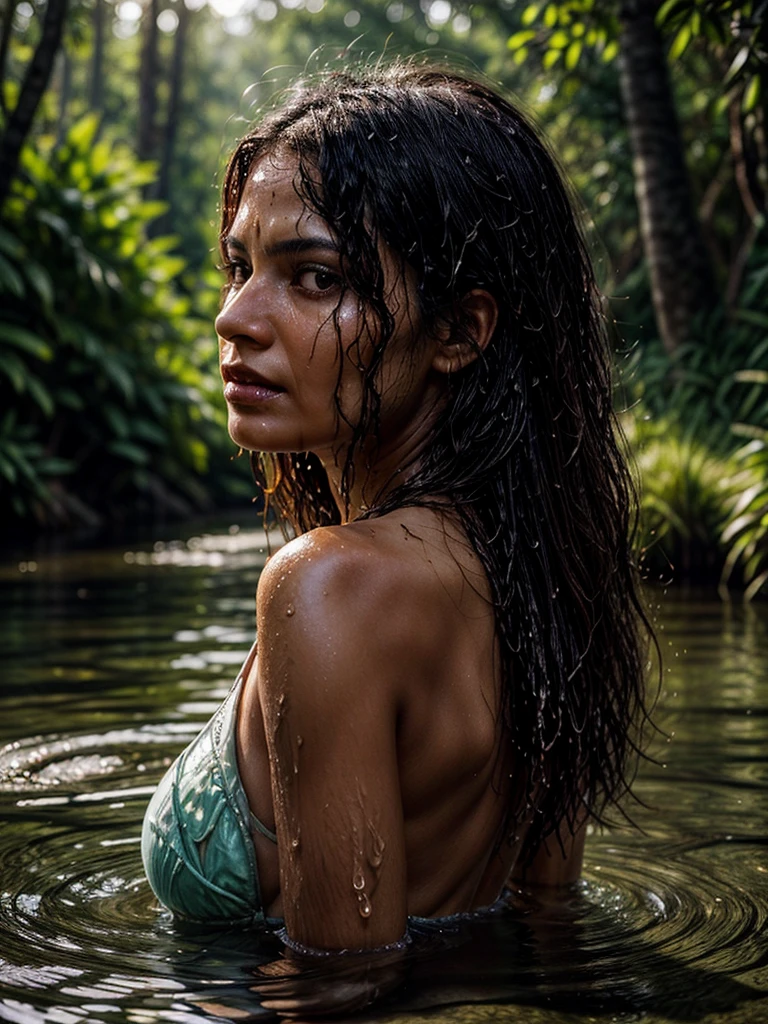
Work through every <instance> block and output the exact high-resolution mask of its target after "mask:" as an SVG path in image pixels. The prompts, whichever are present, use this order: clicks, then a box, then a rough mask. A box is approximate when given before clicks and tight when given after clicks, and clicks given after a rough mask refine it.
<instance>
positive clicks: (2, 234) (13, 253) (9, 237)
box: [0, 228, 24, 260]
mask: <svg viewBox="0 0 768 1024" xmlns="http://www.w3.org/2000/svg"><path fill="white" fill-rule="evenodd" d="M0 252H4V253H5V255H6V256H10V257H11V258H12V259H15V260H21V259H22V258H23V257H24V246H23V245H22V243H21V242H20V241H19V239H18V238H17V237H16V235H14V234H12V233H11V232H10V231H6V229H5V228H0Z"/></svg>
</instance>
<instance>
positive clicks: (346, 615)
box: [257, 510, 460, 679]
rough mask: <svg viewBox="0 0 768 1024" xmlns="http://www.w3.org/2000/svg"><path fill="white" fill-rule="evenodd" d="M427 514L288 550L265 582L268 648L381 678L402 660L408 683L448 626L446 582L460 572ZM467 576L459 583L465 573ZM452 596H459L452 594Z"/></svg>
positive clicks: (296, 543) (356, 526)
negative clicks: (411, 666)
mask: <svg viewBox="0 0 768 1024" xmlns="http://www.w3.org/2000/svg"><path fill="white" fill-rule="evenodd" d="M424 512H425V510H417V512H416V514H414V513H413V511H412V510H401V511H398V512H396V513H392V514H390V515H388V516H383V517H381V518H379V519H371V520H362V521H358V522H354V523H350V524H348V525H345V526H331V527H322V528H319V529H316V530H312V531H310V532H309V533H306V534H304V535H302V536H301V537H298V538H296V539H295V540H292V541H290V542H289V543H288V544H286V545H285V546H284V547H283V548H281V550H280V551H279V552H277V553H276V554H275V555H274V556H273V557H272V558H271V559H270V561H269V562H268V563H267V566H266V568H265V570H264V572H263V573H262V576H261V579H260V580H259V587H258V592H257V619H258V630H259V639H260V644H259V646H260V651H261V652H262V655H263V653H264V645H265V644H268V645H270V647H272V648H274V647H275V645H277V646H278V647H281V648H284V649H286V656H287V648H289V647H290V649H291V655H292V658H293V661H294V662H295V661H296V659H297V658H298V657H300V656H301V655H302V654H303V652H305V651H306V652H307V655H309V656H315V657H324V658H325V657H328V658H329V659H331V660H332V661H336V662H338V661H342V662H344V661H347V660H353V661H354V662H355V663H356V665H357V668H358V671H359V670H360V669H362V668H363V667H364V666H365V665H368V666H369V667H370V669H371V671H375V672H376V674H377V675H378V676H382V675H386V669H385V667H384V666H385V665H389V664H392V663H393V662H394V669H395V670H396V671H393V676H396V677H397V678H399V679H402V678H403V671H402V670H403V668H404V667H407V665H408V662H409V661H413V662H414V663H415V662H418V661H422V660H423V659H425V658H426V657H428V656H429V653H430V650H431V649H432V648H433V647H438V646H439V645H440V643H441V636H440V633H441V632H442V631H447V630H448V629H449V624H448V623H447V622H446V621H445V615H444V614H443V610H444V602H445V601H446V600H447V598H446V590H450V589H451V586H450V583H449V582H448V583H447V582H446V580H447V577H448V576H450V575H451V574H456V573H457V570H456V566H455V565H451V560H452V559H451V556H450V554H449V553H448V551H447V549H446V545H445V538H444V536H443V532H442V528H441V527H440V526H439V525H438V524H437V523H436V521H435V519H434V516H430V515H429V514H428V513H427V514H424ZM458 578H460V577H458ZM449 596H450V595H449Z"/></svg>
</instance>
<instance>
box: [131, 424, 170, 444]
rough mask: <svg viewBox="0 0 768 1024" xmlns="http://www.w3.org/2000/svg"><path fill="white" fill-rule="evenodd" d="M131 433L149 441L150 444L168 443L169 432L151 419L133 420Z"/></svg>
mask: <svg viewBox="0 0 768 1024" xmlns="http://www.w3.org/2000/svg"><path fill="white" fill-rule="evenodd" d="M131 433H132V434H133V436H134V437H137V438H139V440H141V441H148V442H149V443H150V444H156V445H166V444H168V435H167V433H166V432H165V431H164V430H163V429H162V427H160V426H158V425H157V423H153V422H152V421H151V420H144V419H140V420H132V421H131Z"/></svg>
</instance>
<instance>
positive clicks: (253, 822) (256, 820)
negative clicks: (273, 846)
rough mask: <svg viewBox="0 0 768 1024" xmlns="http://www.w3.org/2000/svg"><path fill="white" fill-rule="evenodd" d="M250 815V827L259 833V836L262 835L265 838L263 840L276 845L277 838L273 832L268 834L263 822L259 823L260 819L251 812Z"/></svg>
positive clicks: (268, 831)
mask: <svg viewBox="0 0 768 1024" xmlns="http://www.w3.org/2000/svg"><path fill="white" fill-rule="evenodd" d="M250 815H251V825H252V827H253V828H255V829H256V831H257V832H260V833H261V835H263V836H264V837H265V839H269V840H270V842H273V843H276V842H277V836H276V835H275V833H274V832H270V830H269V829H268V828H267V826H266V825H265V824H264V822H263V821H261V819H260V818H257V817H256V815H255V814H254V813H253V811H251V812H250Z"/></svg>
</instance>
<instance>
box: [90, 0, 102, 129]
mask: <svg viewBox="0 0 768 1024" xmlns="http://www.w3.org/2000/svg"><path fill="white" fill-rule="evenodd" d="M104 3H105V0H94V4H93V52H92V54H91V81H90V88H89V90H88V92H89V98H88V102H89V106H90V108H91V110H103V109H104Z"/></svg>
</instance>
